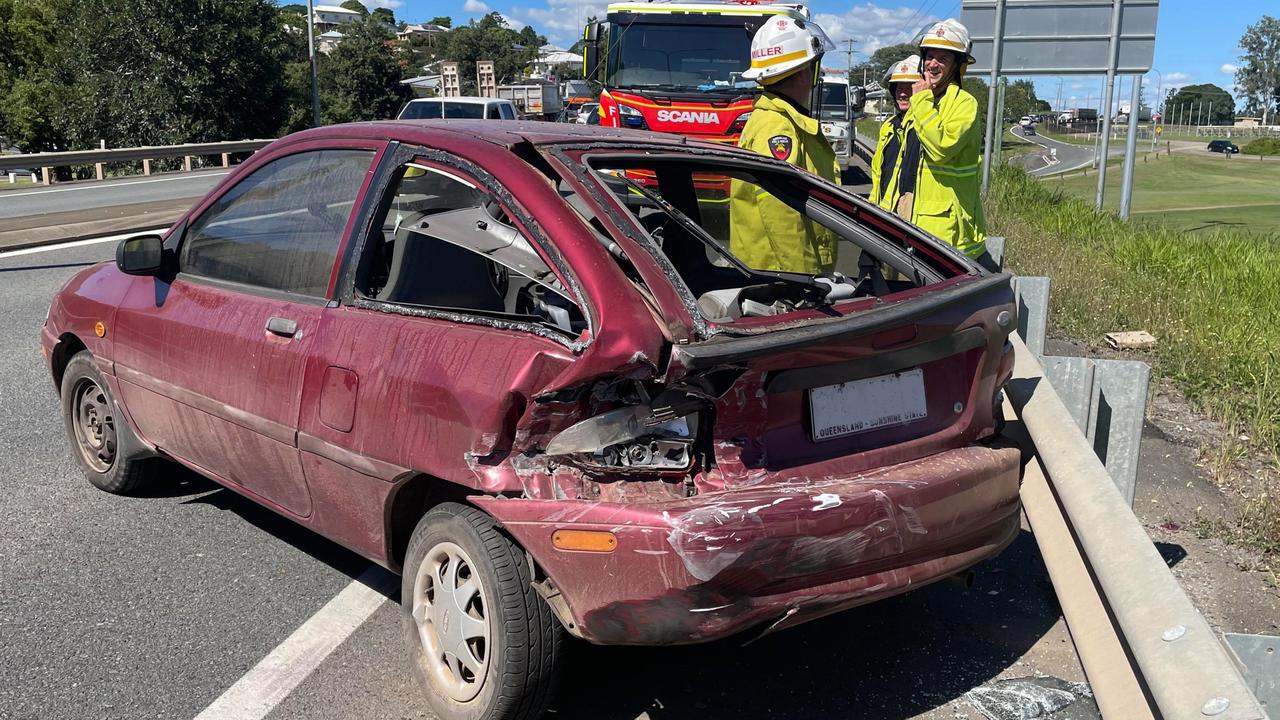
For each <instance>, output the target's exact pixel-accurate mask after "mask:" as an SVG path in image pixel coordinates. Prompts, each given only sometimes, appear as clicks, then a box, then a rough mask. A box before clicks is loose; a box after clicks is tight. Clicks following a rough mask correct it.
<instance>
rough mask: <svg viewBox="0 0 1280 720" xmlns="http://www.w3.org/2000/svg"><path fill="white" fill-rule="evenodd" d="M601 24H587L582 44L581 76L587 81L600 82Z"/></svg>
mask: <svg viewBox="0 0 1280 720" xmlns="http://www.w3.org/2000/svg"><path fill="white" fill-rule="evenodd" d="M603 25H604V23H601V22H591V23H587V32H586V35H584V36H583V43H582V76H583V77H584V78H586V79H587V80H592V81H595V82H599V80H600V28H601V27H602V26H603Z"/></svg>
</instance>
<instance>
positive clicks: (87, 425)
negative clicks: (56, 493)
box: [62, 350, 159, 495]
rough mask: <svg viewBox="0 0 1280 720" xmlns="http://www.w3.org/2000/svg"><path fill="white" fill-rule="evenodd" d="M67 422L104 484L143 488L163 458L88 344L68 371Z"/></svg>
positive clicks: (93, 476)
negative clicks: (126, 410)
mask: <svg viewBox="0 0 1280 720" xmlns="http://www.w3.org/2000/svg"><path fill="white" fill-rule="evenodd" d="M62 422H63V427H64V429H65V430H66V433H67V440H68V441H69V442H70V443H71V455H72V457H74V458H75V460H76V464H77V465H79V466H80V469H81V470H83V471H84V475H85V477H86V478H88V480H89V482H90V483H93V486H94V487H96V488H98V489H99V490H105V491H106V492H109V493H113V494H117V495H124V494H128V493H131V492H134V491H136V490H138V488H140V487H141V486H142V485H144V484H145V483H146V482H147V481H148V480H149V479H150V477H151V476H152V475H154V470H155V468H156V465H157V463H158V462H159V460H158V459H157V458H156V457H155V454H154V453H153V452H152V451H151V449H150V448H148V447H147V446H146V445H145V444H143V443H142V441H140V440H139V439H138V437H137V435H135V434H134V433H133V428H131V427H129V423H128V422H127V421H126V420H125V419H124V415H123V414H122V413H121V412H120V406H119V405H118V404H117V403H116V400H115V398H114V397H112V395H111V388H109V387H108V386H107V383H106V382H105V381H104V380H103V378H102V373H101V372H99V370H98V368H97V366H96V365H95V364H94V360H93V355H92V354H90V353H89V351H88V350H81V351H80V352H79V353H76V355H75V356H74V357H72V358H71V361H70V362H68V363H67V367H66V369H65V370H64V371H63V375H62Z"/></svg>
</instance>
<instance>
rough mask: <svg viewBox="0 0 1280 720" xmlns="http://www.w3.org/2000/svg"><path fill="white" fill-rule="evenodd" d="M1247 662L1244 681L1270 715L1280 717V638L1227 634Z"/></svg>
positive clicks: (1232, 644) (1230, 642)
mask: <svg viewBox="0 0 1280 720" xmlns="http://www.w3.org/2000/svg"><path fill="white" fill-rule="evenodd" d="M1223 637H1225V638H1226V639H1227V646H1228V647H1230V648H1231V651H1232V652H1234V653H1235V654H1236V657H1237V658H1239V660H1240V662H1241V663H1242V664H1243V665H1244V667H1245V670H1244V681H1245V684H1246V685H1248V686H1249V690H1250V691H1252V692H1253V696H1254V697H1256V698H1257V699H1258V702H1259V703H1261V704H1262V709H1263V710H1265V711H1266V713H1267V715H1269V716H1270V717H1273V718H1274V717H1280V637H1276V636H1275V635H1244V634H1241V633H1224V635H1223Z"/></svg>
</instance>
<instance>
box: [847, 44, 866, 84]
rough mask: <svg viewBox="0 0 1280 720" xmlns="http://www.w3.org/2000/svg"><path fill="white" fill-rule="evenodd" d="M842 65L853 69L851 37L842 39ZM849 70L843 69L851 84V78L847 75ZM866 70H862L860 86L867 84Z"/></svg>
mask: <svg viewBox="0 0 1280 720" xmlns="http://www.w3.org/2000/svg"><path fill="white" fill-rule="evenodd" d="M844 46H845V47H844V66H845V67H846V68H848V69H849V70H853V38H849V39H848V40H845V41H844ZM849 70H846V71H845V77H848V78H849V84H850V85H852V84H853V78H851V77H849ZM866 76H867V71H866V70H863V71H862V87H866V86H867V78H866Z"/></svg>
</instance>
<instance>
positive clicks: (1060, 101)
mask: <svg viewBox="0 0 1280 720" xmlns="http://www.w3.org/2000/svg"><path fill="white" fill-rule="evenodd" d="M1062 80H1063V78H1058V102H1057V104H1055V105H1054V106H1053V107H1054V109H1055V110H1057V111H1058V112H1062Z"/></svg>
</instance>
